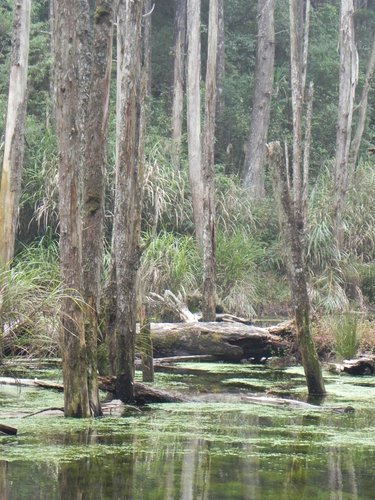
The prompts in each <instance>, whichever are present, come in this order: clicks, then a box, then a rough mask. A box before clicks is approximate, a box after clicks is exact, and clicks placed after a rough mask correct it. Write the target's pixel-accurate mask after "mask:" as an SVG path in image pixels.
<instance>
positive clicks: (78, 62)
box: [53, 0, 90, 417]
mask: <svg viewBox="0 0 375 500" xmlns="http://www.w3.org/2000/svg"><path fill="white" fill-rule="evenodd" d="M54 14H55V19H54V29H53V36H54V44H53V46H54V50H55V54H54V55H55V71H54V74H55V75H54V76H55V99H56V133H57V144H58V150H59V164H58V171H59V179H58V184H59V214H60V261H61V277H62V280H63V283H64V285H65V287H66V290H67V293H66V296H65V298H64V300H63V303H62V306H61V309H62V334H61V338H62V355H63V377H64V388H65V390H64V412H65V415H66V416H69V417H89V416H90V404H89V394H88V383H87V358H86V339H85V326H84V313H83V307H82V303H81V300H80V295H79V294H80V292H81V290H82V220H81V213H80V191H81V190H80V177H81V173H80V171H79V170H80V166H81V164H82V161H81V159H82V149H83V148H82V146H83V144H82V137H83V126H84V112H83V96H82V90H83V89H86V88H87V81H82V77H83V75H84V73H83V72H82V71H81V70H82V66H84V65H85V62H86V59H85V58H86V54H85V50H84V48H85V47H84V46H82V44H81V42H83V43H84V41H85V39H86V37H87V24H86V20H87V4H86V2H81V1H80V0H54ZM82 58H83V59H82ZM85 77H87V74H85Z"/></svg>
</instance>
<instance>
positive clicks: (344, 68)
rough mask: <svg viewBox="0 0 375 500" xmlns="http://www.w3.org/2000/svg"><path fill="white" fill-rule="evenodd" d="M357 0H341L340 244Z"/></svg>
mask: <svg viewBox="0 0 375 500" xmlns="http://www.w3.org/2000/svg"><path fill="white" fill-rule="evenodd" d="M353 18H354V5H353V0H341V14H340V80H339V106H338V120H337V133H336V158H335V168H334V200H333V228H334V235H335V239H336V243H337V247H338V248H339V249H340V248H342V245H343V240H344V228H343V210H344V203H345V200H346V195H347V191H348V187H349V167H348V165H349V151H350V143H351V130H352V119H353V108H354V99H355V90H356V86H357V81H358V54H357V49H356V45H355V35H354V19H353Z"/></svg>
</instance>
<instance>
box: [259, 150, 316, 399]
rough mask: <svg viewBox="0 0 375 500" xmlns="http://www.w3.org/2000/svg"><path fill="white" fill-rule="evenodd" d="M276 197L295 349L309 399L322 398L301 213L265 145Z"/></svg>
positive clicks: (274, 153)
mask: <svg viewBox="0 0 375 500" xmlns="http://www.w3.org/2000/svg"><path fill="white" fill-rule="evenodd" d="M268 154H269V160H270V164H271V166H272V169H273V173H274V178H275V186H276V192H277V197H278V200H279V205H280V228H281V232H282V234H283V237H284V242H285V246H286V248H287V252H288V278H289V284H290V289H291V292H292V300H293V304H294V311H295V326H296V331H297V339H298V346H299V350H300V353H301V357H302V364H303V368H304V371H305V376H306V382H307V388H308V391H309V394H310V395H322V394H325V387H324V381H323V377H322V370H321V366H320V363H319V360H318V356H317V353H316V349H315V346H314V342H313V339H312V336H311V325H310V299H309V295H308V291H307V280H306V267H305V262H304V246H303V240H302V232H301V221H300V220H298V219H299V218H301V217H302V215H301V213H300V212H299V211H297V210H296V209H295V208H294V206H293V201H292V197H291V193H290V190H289V188H288V184H287V177H286V169H285V161H284V158H283V152H282V148H281V146H280V144H279V143H278V142H273V143H271V144H269V145H268Z"/></svg>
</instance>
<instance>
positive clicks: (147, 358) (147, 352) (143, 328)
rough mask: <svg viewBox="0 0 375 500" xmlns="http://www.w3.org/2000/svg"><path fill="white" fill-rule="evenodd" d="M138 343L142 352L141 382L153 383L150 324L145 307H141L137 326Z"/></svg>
mask: <svg viewBox="0 0 375 500" xmlns="http://www.w3.org/2000/svg"><path fill="white" fill-rule="evenodd" d="M139 330H140V331H139V336H138V337H139V339H140V340H139V342H140V343H141V352H142V380H143V382H153V381H154V349H153V345H152V339H151V324H150V317H149V313H148V308H147V306H146V305H144V304H143V305H142V307H141V314H140V326H139Z"/></svg>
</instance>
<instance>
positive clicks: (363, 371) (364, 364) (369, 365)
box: [329, 357, 375, 375]
mask: <svg viewBox="0 0 375 500" xmlns="http://www.w3.org/2000/svg"><path fill="white" fill-rule="evenodd" d="M329 370H330V371H332V372H334V373H342V372H344V373H348V374H349V375H374V374H375V358H374V357H363V358H358V359H345V360H344V361H343V362H342V363H334V364H331V365H329Z"/></svg>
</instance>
